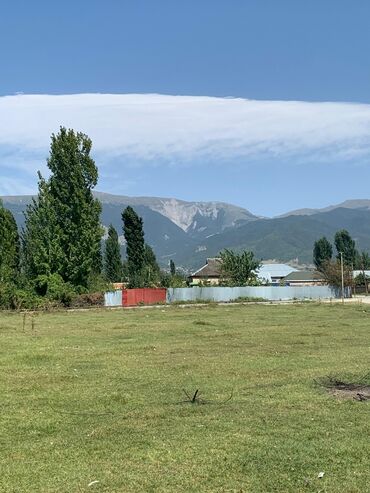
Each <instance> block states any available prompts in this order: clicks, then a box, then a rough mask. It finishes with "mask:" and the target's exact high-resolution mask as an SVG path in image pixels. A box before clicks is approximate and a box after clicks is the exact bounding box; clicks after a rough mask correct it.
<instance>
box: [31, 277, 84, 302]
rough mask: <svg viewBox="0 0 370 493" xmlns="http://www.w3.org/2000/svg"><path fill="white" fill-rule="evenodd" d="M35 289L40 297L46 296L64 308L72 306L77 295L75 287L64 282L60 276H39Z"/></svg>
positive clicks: (35, 281) (35, 282)
mask: <svg viewBox="0 0 370 493" xmlns="http://www.w3.org/2000/svg"><path fill="white" fill-rule="evenodd" d="M34 289H35V291H36V293H37V294H38V295H40V296H45V297H47V298H48V299H49V300H51V301H57V302H59V303H61V304H62V305H64V306H70V305H71V303H72V300H73V298H74V297H75V296H76V293H75V291H74V289H73V286H72V285H71V284H69V283H68V282H64V281H63V279H62V277H61V276H60V275H59V274H51V275H49V276H47V275H41V276H38V277H37V278H36V279H35V280H34Z"/></svg>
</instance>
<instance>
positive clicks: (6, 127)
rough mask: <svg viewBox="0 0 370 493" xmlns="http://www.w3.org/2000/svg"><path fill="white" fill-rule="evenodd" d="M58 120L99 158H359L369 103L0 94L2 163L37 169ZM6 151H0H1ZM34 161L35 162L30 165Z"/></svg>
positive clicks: (365, 147)
mask: <svg viewBox="0 0 370 493" xmlns="http://www.w3.org/2000/svg"><path fill="white" fill-rule="evenodd" d="M60 125H64V126H67V127H72V128H74V129H76V130H81V131H83V132H85V133H87V134H88V135H89V136H90V137H91V138H92V140H93V145H94V148H93V149H94V153H95V155H97V156H99V164H100V165H104V161H105V162H106V163H109V162H112V160H113V161H115V160H116V158H117V157H126V158H128V159H129V161H130V162H131V163H132V162H135V160H137V162H140V163H142V162H145V164H146V165H148V164H150V163H153V164H156V160H158V159H165V160H166V162H169V163H181V162H188V163H189V162H191V161H192V160H194V159H195V158H196V159H197V161H198V162H199V158H203V157H204V158H207V159H209V158H210V159H212V160H213V162H215V163H217V160H225V159H228V160H231V159H233V158H237V157H253V158H255V157H258V156H260V155H263V156H266V154H267V155H269V156H271V157H276V156H282V157H285V156H288V157H291V156H293V157H294V156H298V157H299V158H300V159H301V158H302V157H307V156H315V158H316V157H317V158H319V159H320V160H324V161H331V160H335V159H341V160H351V159H363V157H364V156H365V157H367V156H368V155H369V151H370V105H366V104H354V103H307V102H295V101H252V100H245V99H236V98H213V97H198V96H197V97H196V96H194V97H193V96H164V95H157V94H121V95H120V94H117V95H113V94H76V95H63V96H51V95H23V94H19V95H15V96H5V97H0V168H3V167H5V166H6V165H9V163H11V165H12V166H13V167H14V168H15V169H18V170H22V171H23V172H25V170H27V171H35V170H36V169H38V168H41V167H42V166H43V164H44V162H45V157H46V156H47V153H48V146H49V142H50V134H51V133H52V132H56V131H58V128H59V126H60ZM3 149H6V156H5V157H4V155H3V153H2V152H1V151H2V150H3ZM36 163H38V164H36Z"/></svg>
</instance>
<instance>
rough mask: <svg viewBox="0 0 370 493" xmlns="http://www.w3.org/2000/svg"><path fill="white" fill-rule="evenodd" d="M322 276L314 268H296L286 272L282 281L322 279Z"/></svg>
mask: <svg viewBox="0 0 370 493" xmlns="http://www.w3.org/2000/svg"><path fill="white" fill-rule="evenodd" d="M322 280H323V276H322V275H321V274H319V273H318V272H316V271H314V270H298V271H295V272H291V273H290V274H288V275H287V276H286V277H285V278H284V281H305V282H307V281H322Z"/></svg>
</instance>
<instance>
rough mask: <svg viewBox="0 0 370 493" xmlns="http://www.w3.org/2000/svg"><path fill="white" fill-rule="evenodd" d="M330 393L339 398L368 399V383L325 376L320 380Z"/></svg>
mask: <svg viewBox="0 0 370 493" xmlns="http://www.w3.org/2000/svg"><path fill="white" fill-rule="evenodd" d="M322 385H323V386H324V387H325V388H326V390H327V391H328V392H329V394H330V395H333V396H334V397H337V398H339V399H354V400H356V401H360V402H362V401H370V385H367V384H366V383H364V382H361V379H360V380H359V381H358V382H357V383H356V382H349V381H343V380H339V379H337V378H333V377H327V378H326V379H324V380H323V381H322Z"/></svg>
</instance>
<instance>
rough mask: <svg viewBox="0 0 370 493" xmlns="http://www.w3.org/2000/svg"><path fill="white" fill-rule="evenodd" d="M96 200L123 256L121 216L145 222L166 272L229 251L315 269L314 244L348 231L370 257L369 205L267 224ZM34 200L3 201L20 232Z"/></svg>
mask: <svg viewBox="0 0 370 493" xmlns="http://www.w3.org/2000/svg"><path fill="white" fill-rule="evenodd" d="M95 195H96V197H97V198H98V199H99V200H100V201H101V203H102V216H101V220H102V224H103V225H104V227H105V228H107V227H108V225H109V224H113V226H114V227H115V228H116V229H117V231H118V233H119V235H121V236H120V241H121V245H122V250H123V253H124V248H125V247H124V238H123V236H122V220H121V213H122V210H123V209H124V208H125V207H126V206H127V205H131V206H132V207H133V208H134V209H135V210H136V212H137V213H138V214H139V215H140V216H142V218H143V221H144V231H145V237H146V241H147V242H148V243H149V244H150V245H151V246H152V247H153V249H154V251H155V253H156V255H157V259H158V261H159V263H160V264H161V265H162V266H166V265H167V264H168V262H169V260H170V259H173V260H174V261H175V263H176V265H177V266H182V267H183V268H185V269H193V268H195V267H199V266H201V265H202V264H203V263H204V261H205V259H206V257H212V256H216V255H217V254H218V253H219V252H220V250H222V249H224V248H232V249H236V250H240V249H248V250H253V251H254V253H255V254H256V256H257V257H259V258H262V259H264V260H280V261H285V262H289V261H290V262H294V263H297V264H310V263H311V262H312V248H313V243H314V242H315V240H316V239H318V238H319V237H321V236H324V235H325V236H327V238H328V239H329V240H333V237H334V234H335V232H336V231H337V230H339V229H347V230H348V231H349V233H350V234H351V235H352V237H353V238H354V239H355V240H356V244H357V248H358V249H360V250H367V251H370V200H367V199H364V200H348V201H346V202H343V203H341V204H338V205H332V206H329V207H326V208H324V209H300V210H294V211H291V212H288V213H286V214H284V215H282V216H279V217H274V218H262V217H259V216H256V215H254V214H252V213H251V212H250V211H248V210H246V209H243V208H242V207H237V206H234V205H231V204H227V203H223V202H187V201H183V200H178V199H174V198H160V197H128V196H121V195H111V194H107V193H102V192H96V193H95ZM31 199H32V197H31V196H13V197H9V196H8V197H2V200H3V203H4V206H5V207H7V208H8V209H10V210H11V212H12V213H13V214H14V216H15V219H16V221H17V223H18V226H19V227H20V228H21V227H22V226H23V224H24V214H23V213H24V211H25V209H26V206H27V204H29V203H30V201H31Z"/></svg>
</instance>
